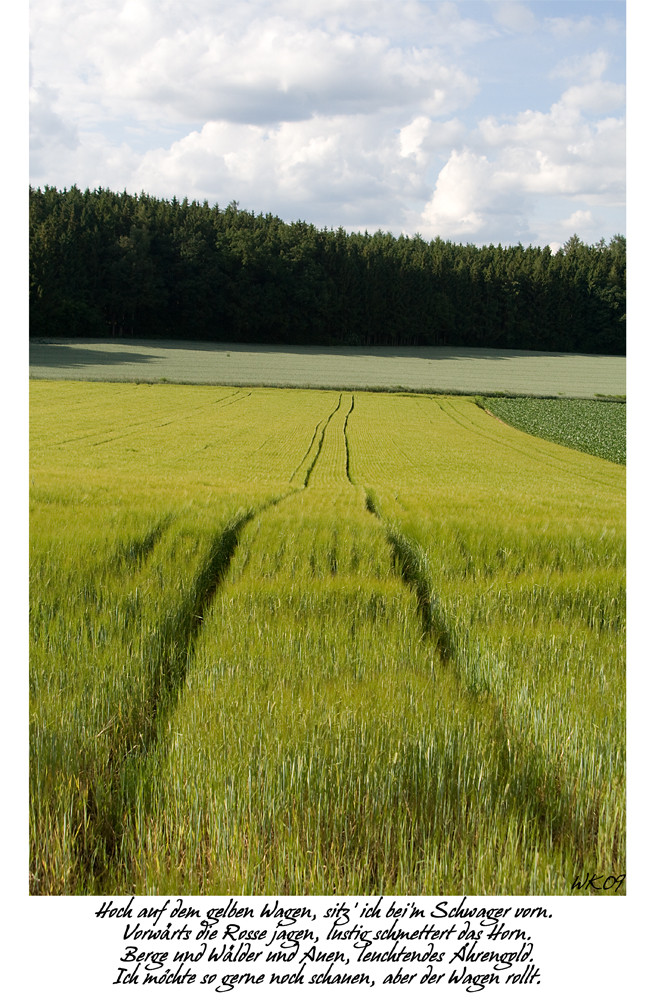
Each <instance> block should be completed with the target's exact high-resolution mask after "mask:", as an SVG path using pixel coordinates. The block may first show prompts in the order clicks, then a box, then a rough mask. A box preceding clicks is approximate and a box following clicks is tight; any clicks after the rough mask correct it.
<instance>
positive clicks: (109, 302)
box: [30, 187, 626, 354]
mask: <svg viewBox="0 0 655 1000" xmlns="http://www.w3.org/2000/svg"><path fill="white" fill-rule="evenodd" d="M625 268H626V245H625V238H624V237H623V236H615V237H613V239H612V240H611V241H610V242H609V243H606V242H605V241H604V240H601V241H600V242H599V243H598V244H596V245H595V246H588V245H586V244H584V243H583V242H582V240H580V239H579V237H577V236H575V235H574V236H572V237H571V239H570V240H568V241H567V243H566V244H565V245H564V246H563V247H562V249H561V250H560V251H559V252H558V253H556V254H552V253H551V251H550V249H549V248H547V247H546V248H544V249H541V248H539V247H523V246H521V245H520V244H519V245H517V246H513V247H501V246H500V245H499V246H484V247H476V246H474V245H472V244H467V245H457V244H454V243H451V242H449V241H445V240H442V239H439V238H436V239H434V240H432V241H430V242H427V241H426V240H424V239H422V238H421V237H420V236H414V237H407V236H400V237H394V236H393V235H392V234H391V233H383V232H381V231H378V232H376V233H374V234H370V233H351V234H347V233H346V232H345V230H343V229H341V228H339V229H337V230H336V231H335V230H327V229H323V230H319V229H316V228H315V227H314V226H312V225H310V224H308V223H305V222H294V223H291V224H287V223H285V222H283V221H282V220H281V219H279V218H278V217H276V216H273V215H265V216H264V215H257V216H256V215H254V213H252V212H246V211H243V210H240V209H239V206H238V205H237V204H236V203H235V202H233V203H232V204H230V205H228V206H227V207H226V208H224V209H220V208H219V207H218V206H216V205H214V206H211V207H210V205H209V204H208V203H207V202H204V203H203V204H200V203H198V202H196V201H192V202H189V201H188V200H187V199H185V200H184V201H182V202H179V201H178V200H177V199H175V198H174V199H172V201H166V200H162V199H157V198H154V197H150V196H148V195H146V194H141V195H139V196H137V195H128V194H127V193H126V192H123V193H122V194H117V193H114V192H112V191H108V190H105V189H102V188H99V189H97V190H95V191H88V190H87V191H84V192H82V191H80V190H79V189H78V188H76V187H72V188H70V189H68V190H62V191H58V190H57V189H55V188H50V187H46V188H45V189H44V190H41V189H39V188H37V189H30V309H31V313H30V333H31V335H32V336H51V337H56V336H60V337H62V336H63V337H106V336H109V337H174V338H180V339H188V340H216V341H220V340H223V341H229V340H236V341H246V342H248V341H250V342H259V343H300V344H344V345H356V344H361V345H364V346H369V347H374V346H376V345H389V346H412V345H433V344H434V345H438V344H442V345H444V344H445V345H453V346H471V347H482V348H485V347H494V348H515V349H517V348H518V349H524V350H537V351H539V350H544V351H578V352H584V353H606V354H622V353H624V352H625V312H626V306H625Z"/></svg>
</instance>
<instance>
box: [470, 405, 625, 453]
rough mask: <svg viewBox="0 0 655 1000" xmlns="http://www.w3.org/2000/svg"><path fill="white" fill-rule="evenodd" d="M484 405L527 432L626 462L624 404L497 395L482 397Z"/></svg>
mask: <svg viewBox="0 0 655 1000" xmlns="http://www.w3.org/2000/svg"><path fill="white" fill-rule="evenodd" d="M483 406H484V407H485V408H486V409H488V410H490V411H491V413H494V414H495V415H496V416H497V417H500V419H501V420H504V421H505V422H506V423H508V424H511V425H512V426H513V427H518V428H519V429H520V430H522V431H526V432H527V433H528V434H535V435H536V436H537V437H542V438H547V439H548V440H549V441H556V442H557V443H558V444H564V445H567V446H568V447H569V448H577V449H578V450H579V451H586V452H587V453H588V454H590V455H597V456H598V457H599V458H606V459H607V460H608V461H610V462H620V463H621V464H622V465H625V461H626V412H625V411H626V407H625V403H620V402H618V401H614V400H596V399H539V400H537V399H503V398H502V397H499V396H497V397H495V398H492V399H486V400H484V401H483Z"/></svg>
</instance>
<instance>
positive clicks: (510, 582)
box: [30, 380, 625, 895]
mask: <svg viewBox="0 0 655 1000" xmlns="http://www.w3.org/2000/svg"><path fill="white" fill-rule="evenodd" d="M30 475H31V515H30V516H31V574H32V576H31V618H30V624H31V680H30V741H31V754H30V837H31V846H30V890H31V892H32V893H45V894H57V893H67V894H77V893H92V894H98V893H99V894H106V893H110V894H112V895H118V894H130V893H138V894H142V893H158V894H159V893H161V894H171V893H177V894H191V893H207V894H216V895H220V894H264V893H265V894H284V895H295V894H299V895H300V894H321V895H323V894H332V893H340V894H366V895H369V894H371V895H372V894H377V893H394V894H396V895H416V894H434V893H436V892H438V893H443V894H448V893H467V894H471V895H475V894H487V893H491V894H494V895H503V894H566V893H568V892H570V891H571V885H572V882H573V879H574V877H575V876H576V875H579V874H581V873H584V872H589V871H605V872H623V871H625V519H624V505H625V469H624V468H623V467H622V466H620V465H618V464H615V463H612V462H609V461H606V460H603V459H601V458H598V457H594V456H592V455H588V454H583V453H580V452H577V451H573V450H572V449H569V448H564V447H562V446H560V445H558V444H556V443H551V442H548V441H545V440H541V439H538V438H533V437H529V436H527V435H526V434H525V433H523V432H521V431H520V430H517V429H514V428H512V427H510V426H507V425H506V424H503V423H501V422H500V421H499V420H497V419H495V418H494V417H493V416H491V415H490V414H488V413H486V412H485V411H484V410H483V409H481V408H480V407H479V406H477V405H476V403H475V401H474V400H473V399H470V398H465V397H463V396H452V397H446V396H435V395H416V394H402V393H395V394H387V393H384V392H375V393H370V392H364V391H350V392H346V391H320V390H307V391H303V392H298V391H294V390H292V389H272V388H268V389H267V388H252V387H250V388H248V387H244V388H239V387H235V386H232V387H228V386H214V385H197V386H184V385H166V384H130V383H127V382H125V383H108V382H81V381H79V382H75V381H68V382H67V381H48V380H37V381H33V382H32V383H31V467H30ZM588 891H593V890H588Z"/></svg>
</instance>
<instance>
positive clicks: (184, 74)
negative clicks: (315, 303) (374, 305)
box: [29, 0, 626, 246]
mask: <svg viewBox="0 0 655 1000" xmlns="http://www.w3.org/2000/svg"><path fill="white" fill-rule="evenodd" d="M29 43H30V182H31V183H32V184H33V185H34V186H41V187H43V186H45V185H54V186H56V187H59V188H62V187H70V186H71V185H73V184H77V185H78V186H79V187H81V188H86V187H89V188H95V187H108V188H111V189H113V190H120V191H122V190H127V191H128V192H137V193H138V192H140V191H145V192H147V193H148V194H152V195H156V196H158V197H165V198H171V197H173V196H175V197H177V198H179V199H182V198H184V197H188V198H189V199H194V198H195V199H198V200H201V201H202V200H205V199H207V200H208V201H209V203H210V204H212V205H213V204H216V203H217V204H219V205H220V206H225V205H227V204H228V203H230V202H232V201H236V202H238V203H239V206H240V207H241V208H243V209H247V210H249V211H254V212H255V213H259V212H263V213H267V212H271V213H273V214H274V215H279V216H280V217H281V218H283V219H285V220H286V221H294V220H297V219H302V220H305V221H307V222H311V223H313V224H314V225H316V226H318V227H319V228H323V227H324V226H327V227H328V228H337V227H339V226H343V227H344V228H345V229H346V230H347V231H352V230H364V229H367V230H368V231H369V232H374V231H376V230H378V229H381V230H383V231H384V232H392V233H393V234H394V235H399V234H400V233H407V234H410V235H412V234H414V233H417V232H418V233H420V234H421V235H422V236H423V237H424V238H425V239H432V238H434V237H436V236H440V237H442V238H443V239H449V240H453V241H455V242H458V243H459V242H462V243H467V242H471V243H475V244H478V245H482V244H486V243H494V244H496V243H502V244H504V245H507V244H515V243H518V242H521V243H523V244H524V245H527V244H533V245H539V246H544V245H546V244H550V245H553V246H559V245H561V243H563V242H564V241H565V240H566V239H567V238H568V237H569V236H571V235H572V233H574V232H575V233H577V234H578V235H579V236H580V237H581V238H582V239H583V240H584V241H585V242H588V243H593V242H596V241H598V240H599V239H601V238H605V239H610V238H611V237H612V236H613V235H614V234H615V233H625V231H626V221H625V186H626V152H625V100H626V87H625V83H626V58H625V48H626V5H625V3H623V2H615V0H539V2H527V0H526V2H523V0H493V2H487V0H459V2H452V0H447V2H441V0H432V2H425V0H238V2H236V0H229V2H224V0H185V2H181V0H31V4H30V16H29Z"/></svg>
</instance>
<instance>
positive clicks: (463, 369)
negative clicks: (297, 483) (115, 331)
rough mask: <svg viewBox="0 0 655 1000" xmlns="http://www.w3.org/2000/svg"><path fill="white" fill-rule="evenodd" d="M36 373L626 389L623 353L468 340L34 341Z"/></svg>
mask: <svg viewBox="0 0 655 1000" xmlns="http://www.w3.org/2000/svg"><path fill="white" fill-rule="evenodd" d="M30 376H31V377H33V378H39V379H42V378H54V379H62V378H63V379H84V380H89V381H112V382H123V381H125V382H136V381H143V382H167V381H168V382H176V383H180V382H182V383H192V384H193V383H199V384H213V385H238V386H245V387H252V386H262V385H268V386H285V387H295V388H317V389H319V388H328V389H351V390H353V389H389V390H391V389H407V390H410V391H413V392H439V393H464V394H470V393H481V394H493V393H509V394H512V395H527V396H555V397H557V396H565V397H581V398H585V397H586V398H592V397H594V396H597V395H605V396H624V395H625V391H626V370H625V358H624V357H602V356H596V355H593V356H592V355H580V354H577V355H576V354H553V353H538V352H536V351H510V350H502V351H501V350H493V349H482V348H466V347H365V348H362V347H339V348H336V347H335V348H329V347H306V346H303V347H293V346H289V345H285V346H283V347H280V346H264V345H262V344H214V343H190V342H188V341H174V340H168V341H167V340H157V341H152V340H123V339H120V340H106V341H93V340H89V341H65V340H50V341H37V340H33V341H30Z"/></svg>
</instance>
